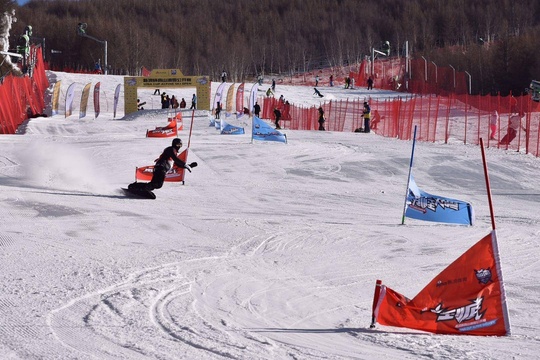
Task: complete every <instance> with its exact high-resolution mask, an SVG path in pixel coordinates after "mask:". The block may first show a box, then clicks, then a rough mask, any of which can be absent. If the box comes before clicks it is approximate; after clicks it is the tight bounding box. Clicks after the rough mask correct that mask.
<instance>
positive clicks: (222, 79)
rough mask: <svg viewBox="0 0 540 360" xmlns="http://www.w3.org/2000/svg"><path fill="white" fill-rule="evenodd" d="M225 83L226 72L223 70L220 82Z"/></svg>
mask: <svg viewBox="0 0 540 360" xmlns="http://www.w3.org/2000/svg"><path fill="white" fill-rule="evenodd" d="M225 81H227V72H226V71H225V70H223V72H222V73H221V82H225Z"/></svg>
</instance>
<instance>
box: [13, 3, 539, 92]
mask: <svg viewBox="0 0 540 360" xmlns="http://www.w3.org/2000/svg"><path fill="white" fill-rule="evenodd" d="M4 1H7V3H8V4H9V3H10V1H9V0H4ZM9 6H12V7H14V8H15V9H16V17H17V18H18V21H17V22H16V23H14V24H13V29H12V31H11V34H12V36H11V38H10V42H14V41H16V39H17V37H18V34H21V33H22V32H23V30H24V28H25V26H26V25H29V24H30V25H32V26H33V38H32V40H33V41H34V42H36V43H43V44H44V45H45V56H46V61H48V62H49V63H50V65H51V67H52V68H55V67H59V68H62V67H65V66H69V67H72V68H88V69H92V68H93V67H94V64H95V62H96V61H101V62H102V63H103V62H104V44H103V43H102V42H100V41H93V40H92V39H90V38H88V37H82V36H78V34H77V28H78V24H80V23H85V24H87V27H86V33H87V34H88V35H90V36H92V37H93V38H95V39H97V40H101V41H104V40H106V41H107V64H108V68H109V72H110V73H113V74H138V73H139V72H140V69H141V67H142V66H144V67H146V68H148V69H152V68H178V69H181V70H182V71H183V73H184V74H186V75H210V76H211V77H212V78H213V79H215V80H217V79H218V78H219V75H220V73H221V72H222V71H223V70H226V71H227V72H228V74H229V76H230V80H231V81H242V80H244V79H250V78H253V77H255V76H257V75H258V74H265V75H266V74H281V75H283V76H285V75H292V74H296V73H301V72H308V71H313V70H314V69H317V68H323V67H340V66H348V65H351V64H356V63H358V62H359V61H360V60H362V59H363V58H364V57H366V56H369V55H370V54H371V49H372V48H375V49H380V46H381V44H382V43H383V42H384V41H389V42H390V46H391V51H390V56H404V55H405V43H406V42H407V43H408V49H409V55H410V56H412V57H413V58H420V57H422V56H423V57H425V58H426V59H428V60H429V61H433V62H434V63H436V64H439V66H447V65H448V64H449V65H452V66H453V67H454V68H456V69H457V70H459V71H467V72H468V73H470V74H471V75H472V78H473V79H474V81H473V87H472V90H473V93H489V92H501V93H506V92H508V91H513V92H514V93H516V92H521V91H523V89H524V88H525V87H527V86H528V85H529V83H530V81H531V79H540V56H539V54H538V51H539V48H540V40H539V39H540V1H525V0H474V1H470V0H446V1H441V0H407V1H403V0H219V1H216V0H175V1H157V0H114V1H110V0H78V1H68V0H31V1H30V2H29V3H27V4H26V5H24V6H21V7H19V6H17V5H16V4H15V3H14V2H13V1H11V4H9Z"/></svg>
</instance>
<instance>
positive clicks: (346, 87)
mask: <svg viewBox="0 0 540 360" xmlns="http://www.w3.org/2000/svg"><path fill="white" fill-rule="evenodd" d="M350 85H351V78H350V77H348V76H346V77H345V89H348V88H349V86H350Z"/></svg>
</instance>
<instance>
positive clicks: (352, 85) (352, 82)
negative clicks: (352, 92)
mask: <svg viewBox="0 0 540 360" xmlns="http://www.w3.org/2000/svg"><path fill="white" fill-rule="evenodd" d="M350 83H351V86H350V88H351V89H354V77H352V78H350Z"/></svg>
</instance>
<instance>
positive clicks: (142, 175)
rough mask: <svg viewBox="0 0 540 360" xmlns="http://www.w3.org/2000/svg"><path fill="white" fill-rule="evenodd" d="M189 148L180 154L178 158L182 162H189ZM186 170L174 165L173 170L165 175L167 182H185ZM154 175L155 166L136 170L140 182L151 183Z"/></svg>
mask: <svg viewBox="0 0 540 360" xmlns="http://www.w3.org/2000/svg"><path fill="white" fill-rule="evenodd" d="M188 151H189V148H186V149H185V150H184V151H182V152H181V153H180V154H178V158H179V159H180V160H182V161H183V162H187V156H188ZM185 172H186V169H184V168H179V167H178V166H176V164H174V165H173V166H172V168H171V170H169V171H167V173H166V174H165V181H166V182H180V181H182V182H184V179H185V175H186V173H185ZM153 175H154V165H149V166H141V167H138V168H136V169H135V179H137V180H140V181H151V180H152V176H153Z"/></svg>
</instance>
